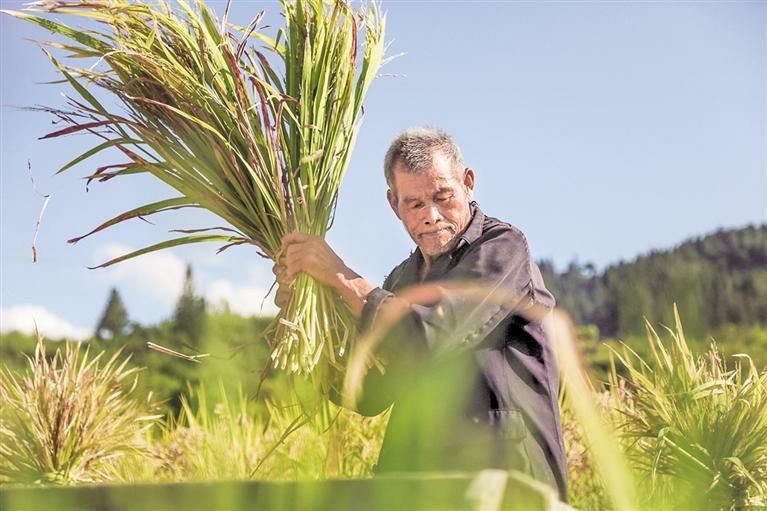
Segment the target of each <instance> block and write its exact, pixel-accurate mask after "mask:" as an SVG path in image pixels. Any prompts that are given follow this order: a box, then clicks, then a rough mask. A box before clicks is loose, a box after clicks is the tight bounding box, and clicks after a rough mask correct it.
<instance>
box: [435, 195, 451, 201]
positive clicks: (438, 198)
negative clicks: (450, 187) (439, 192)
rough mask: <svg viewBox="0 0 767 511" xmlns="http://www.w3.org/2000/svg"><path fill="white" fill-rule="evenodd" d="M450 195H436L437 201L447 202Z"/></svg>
mask: <svg viewBox="0 0 767 511" xmlns="http://www.w3.org/2000/svg"><path fill="white" fill-rule="evenodd" d="M452 198H453V196H452V195H445V196H444V197H437V202H447V201H449V200H450V199H452Z"/></svg>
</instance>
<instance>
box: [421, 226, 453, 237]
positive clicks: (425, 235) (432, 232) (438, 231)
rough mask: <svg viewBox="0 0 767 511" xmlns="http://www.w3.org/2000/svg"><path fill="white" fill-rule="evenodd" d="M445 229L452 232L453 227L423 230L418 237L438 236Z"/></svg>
mask: <svg viewBox="0 0 767 511" xmlns="http://www.w3.org/2000/svg"><path fill="white" fill-rule="evenodd" d="M443 231H449V232H452V229H450V227H443V228H442V229H437V230H436V231H429V232H422V233H421V234H419V235H418V237H419V238H425V237H432V236H437V235H439V234H441V233H442V232H443Z"/></svg>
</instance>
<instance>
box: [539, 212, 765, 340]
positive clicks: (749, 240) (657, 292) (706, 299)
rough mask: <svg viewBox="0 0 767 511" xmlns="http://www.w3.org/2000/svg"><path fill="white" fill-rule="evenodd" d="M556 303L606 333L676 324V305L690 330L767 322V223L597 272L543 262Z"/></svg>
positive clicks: (631, 332) (577, 320)
mask: <svg viewBox="0 0 767 511" xmlns="http://www.w3.org/2000/svg"><path fill="white" fill-rule="evenodd" d="M539 265H540V268H541V273H542V274H543V277H544V281H545V282H546V284H547V286H548V288H549V289H550V290H551V291H552V293H553V294H554V296H555V297H556V298H557V302H558V306H560V307H562V308H564V309H565V310H567V311H568V312H569V313H570V314H571V315H572V317H573V320H574V321H575V323H576V324H579V325H595V326H596V327H597V328H598V329H599V334H600V336H602V337H620V336H632V335H642V334H643V332H644V318H647V319H648V320H649V321H651V322H652V323H653V324H657V323H664V324H667V325H671V324H673V304H674V303H677V304H678V306H679V311H680V314H681V316H682V318H683V319H684V325H685V330H686V332H687V333H688V334H689V335H693V336H697V337H699V338H702V337H705V336H706V335H707V334H708V333H709V332H711V331H712V330H714V329H716V328H721V327H724V326H726V325H741V326H749V325H764V324H766V323H767V224H762V225H760V226H754V225H750V226H748V227H744V228H740V229H728V230H725V229H720V230H718V231H716V232H714V233H712V234H710V235H707V236H703V237H697V238H694V239H690V240H688V241H685V242H683V243H681V244H680V245H678V246H677V247H675V248H673V249H670V250H654V251H652V252H650V253H649V254H646V255H642V256H639V257H637V258H636V259H634V260H633V261H630V262H620V263H617V264H613V265H611V266H608V267H607V268H605V269H604V270H603V271H601V272H598V271H596V269H595V268H594V266H593V265H591V264H583V265H582V264H579V263H577V262H573V263H571V264H570V265H569V266H568V267H567V268H566V269H565V270H564V271H562V272H557V271H556V270H555V268H554V266H553V264H552V263H551V262H550V261H547V260H544V261H540V262H539Z"/></svg>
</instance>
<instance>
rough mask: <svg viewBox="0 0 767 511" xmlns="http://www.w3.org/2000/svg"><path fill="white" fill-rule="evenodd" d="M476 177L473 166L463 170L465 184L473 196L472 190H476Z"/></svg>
mask: <svg viewBox="0 0 767 511" xmlns="http://www.w3.org/2000/svg"><path fill="white" fill-rule="evenodd" d="M475 177H476V176H475V175H474V170H472V169H471V167H466V170H464V171H463V185H464V186H465V187H466V189H467V190H469V196H471V195H472V193H471V192H473V191H474V179H475Z"/></svg>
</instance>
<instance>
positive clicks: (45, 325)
mask: <svg viewBox="0 0 767 511" xmlns="http://www.w3.org/2000/svg"><path fill="white" fill-rule="evenodd" d="M35 323H36V324H37V329H38V331H39V332H40V334H41V335H42V336H43V337H46V338H51V339H60V338H65V339H70V340H78V341H81V340H83V339H87V338H88V337H90V336H91V335H92V333H93V332H92V331H91V330H88V329H87V328H81V327H78V326H76V325H73V324H72V323H70V322H68V321H66V320H64V319H61V318H60V317H58V316H56V315H55V314H53V313H51V312H48V310H46V309H45V307H41V306H39V305H14V306H13V307H9V308H7V309H0V332H11V331H14V330H17V331H19V332H23V333H25V334H34V333H35Z"/></svg>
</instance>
